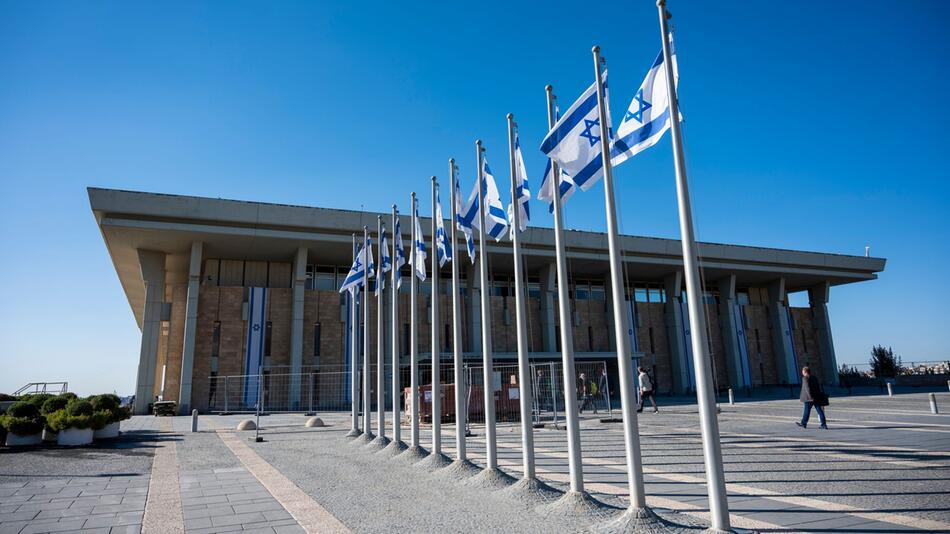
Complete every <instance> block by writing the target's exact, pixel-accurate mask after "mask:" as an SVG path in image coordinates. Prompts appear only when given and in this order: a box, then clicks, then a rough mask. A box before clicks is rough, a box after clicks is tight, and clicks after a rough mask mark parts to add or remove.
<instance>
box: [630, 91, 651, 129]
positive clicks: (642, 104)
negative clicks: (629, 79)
mask: <svg viewBox="0 0 950 534" xmlns="http://www.w3.org/2000/svg"><path fill="white" fill-rule="evenodd" d="M633 99H634V100H636V101H637V107H638V108H639V109H637V111H636V113H634V112H631V111H630V110H629V109H628V110H627V116H626V117H624V118H623V119H624V120H629V119H631V118H633V119H634V120H636V121H637V122H639V123H640V124H643V112H644V111H646V110H648V109H650V108H652V107H653V104H651V103H649V102H647V101H646V100H644V99H643V89H640V90H639V91H637V94H636V96H634V97H633Z"/></svg>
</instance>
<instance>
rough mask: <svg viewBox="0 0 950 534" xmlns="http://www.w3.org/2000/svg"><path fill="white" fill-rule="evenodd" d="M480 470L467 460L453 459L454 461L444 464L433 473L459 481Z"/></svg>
mask: <svg viewBox="0 0 950 534" xmlns="http://www.w3.org/2000/svg"><path fill="white" fill-rule="evenodd" d="M481 472H482V470H481V468H479V467H478V466H477V465H475V464H473V463H472V462H470V461H468V460H455V461H454V462H452V463H450V464H449V465H447V466H445V467H444V468H443V469H439V470H438V471H435V472H434V473H433V474H434V475H436V476H439V477H442V478H447V479H449V480H460V481H461V480H465V479H467V478H471V477H473V476H475V475H477V474H479V473H481Z"/></svg>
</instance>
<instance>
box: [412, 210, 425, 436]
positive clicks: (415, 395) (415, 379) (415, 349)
mask: <svg viewBox="0 0 950 534" xmlns="http://www.w3.org/2000/svg"><path fill="white" fill-rule="evenodd" d="M410 204H411V206H412V230H411V231H410V232H409V235H411V236H412V253H411V254H410V255H409V258H410V259H411V260H412V261H410V262H409V263H410V269H409V272H410V275H409V359H410V366H411V367H410V370H409V388H410V390H411V391H412V393H411V394H410V395H409V398H410V401H409V410H410V411H411V412H412V419H411V426H410V427H409V434H410V447H411V448H412V449H418V448H419V339H418V335H419V324H418V319H417V313H418V310H417V308H418V303H417V302H416V297H417V295H418V294H419V284H418V278H416V261H418V258H417V257H416V256H417V252H418V248H417V247H416V241H417V240H418V239H420V238H421V237H422V236H417V235H416V194H415V192H413V193H412V195H411V202H410Z"/></svg>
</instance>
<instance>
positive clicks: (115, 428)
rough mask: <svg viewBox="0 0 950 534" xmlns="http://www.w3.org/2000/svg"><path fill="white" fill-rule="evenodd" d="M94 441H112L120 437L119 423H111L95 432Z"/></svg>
mask: <svg viewBox="0 0 950 534" xmlns="http://www.w3.org/2000/svg"><path fill="white" fill-rule="evenodd" d="M92 437H93V439H112V438H117V437H119V421H116V422H114V423H109V424H108V425H106V426H104V427H102V428H100V429H99V430H96V431H95V432H93V436H92Z"/></svg>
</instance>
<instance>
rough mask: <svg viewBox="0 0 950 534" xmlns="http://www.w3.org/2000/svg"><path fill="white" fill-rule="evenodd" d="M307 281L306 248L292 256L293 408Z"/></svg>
mask: <svg viewBox="0 0 950 534" xmlns="http://www.w3.org/2000/svg"><path fill="white" fill-rule="evenodd" d="M306 283H307V248H306V247H300V248H298V249H297V255H296V257H295V258H294V280H293V284H294V285H293V288H294V298H293V303H292V304H291V310H290V374H291V377H290V391H289V398H290V401H291V405H292V407H293V409H295V410H296V409H299V408H300V372H301V369H302V367H303V300H304V297H303V291H304V287H305V285H306Z"/></svg>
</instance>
